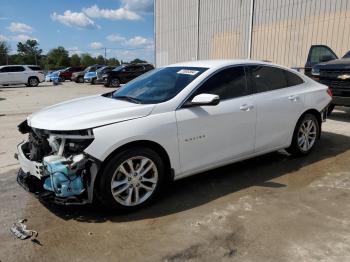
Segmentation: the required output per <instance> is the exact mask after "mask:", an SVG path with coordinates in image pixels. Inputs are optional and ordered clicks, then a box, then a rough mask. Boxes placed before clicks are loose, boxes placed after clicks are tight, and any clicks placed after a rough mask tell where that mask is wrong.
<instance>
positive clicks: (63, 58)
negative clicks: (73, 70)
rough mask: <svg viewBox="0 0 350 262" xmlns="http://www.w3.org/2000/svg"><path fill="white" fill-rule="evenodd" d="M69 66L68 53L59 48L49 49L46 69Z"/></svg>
mask: <svg viewBox="0 0 350 262" xmlns="http://www.w3.org/2000/svg"><path fill="white" fill-rule="evenodd" d="M68 66H70V59H69V54H68V51H67V50H66V49H65V48H64V47H62V46H59V47H57V48H53V49H51V50H50V51H49V52H48V53H47V56H46V66H45V68H46V69H59V68H62V67H68Z"/></svg>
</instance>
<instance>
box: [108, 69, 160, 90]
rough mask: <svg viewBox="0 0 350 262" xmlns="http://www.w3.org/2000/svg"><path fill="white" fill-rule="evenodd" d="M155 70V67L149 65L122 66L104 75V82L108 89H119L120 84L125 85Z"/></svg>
mask: <svg viewBox="0 0 350 262" xmlns="http://www.w3.org/2000/svg"><path fill="white" fill-rule="evenodd" d="M153 69H154V67H153V65H151V64H148V63H142V64H130V65H121V66H118V67H116V68H115V69H113V70H112V71H110V72H108V73H105V74H104V75H103V82H104V85H105V86H107V87H108V86H112V87H118V86H120V84H125V83H127V82H129V81H131V80H133V79H134V78H136V77H138V76H140V75H142V74H144V73H146V72H148V71H150V70H153Z"/></svg>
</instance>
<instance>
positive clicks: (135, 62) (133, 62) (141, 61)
mask: <svg viewBox="0 0 350 262" xmlns="http://www.w3.org/2000/svg"><path fill="white" fill-rule="evenodd" d="M139 63H147V61H145V60H141V59H139V58H135V59H134V60H132V61H130V64H139Z"/></svg>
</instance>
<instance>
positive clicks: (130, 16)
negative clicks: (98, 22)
mask: <svg viewBox="0 0 350 262" xmlns="http://www.w3.org/2000/svg"><path fill="white" fill-rule="evenodd" d="M83 12H84V13H85V14H86V15H88V16H89V17H92V18H105V19H109V20H139V19H141V16H139V15H138V14H136V13H135V12H133V11H130V10H128V9H126V8H124V7H121V8H118V9H100V8H99V7H98V6H97V5H93V6H91V7H88V8H83Z"/></svg>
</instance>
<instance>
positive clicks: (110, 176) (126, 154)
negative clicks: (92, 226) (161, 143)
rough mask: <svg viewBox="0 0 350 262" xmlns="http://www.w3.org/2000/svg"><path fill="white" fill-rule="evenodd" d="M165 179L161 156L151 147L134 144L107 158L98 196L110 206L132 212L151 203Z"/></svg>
mask: <svg viewBox="0 0 350 262" xmlns="http://www.w3.org/2000/svg"><path fill="white" fill-rule="evenodd" d="M166 181H167V179H166V175H165V166H164V164H163V161H162V158H161V157H160V156H159V155H158V154H157V153H156V152H155V151H153V150H152V149H149V148H146V147H132V148H130V149H126V150H124V151H122V152H120V153H118V154H116V155H115V156H114V157H112V158H111V159H110V160H109V161H108V163H107V164H106V167H105V168H104V170H103V172H102V174H101V178H100V180H99V184H98V192H99V193H98V196H99V198H100V201H101V202H102V204H103V205H104V206H105V207H106V208H107V209H109V210H111V209H113V210H119V211H123V212H130V211H133V210H136V209H138V208H140V207H143V206H145V205H148V204H150V203H152V202H153V201H154V200H155V199H156V198H157V197H158V196H159V194H160V192H161V190H162V189H163V188H164V187H165V185H166Z"/></svg>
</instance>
